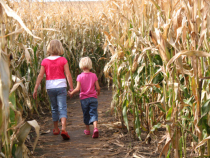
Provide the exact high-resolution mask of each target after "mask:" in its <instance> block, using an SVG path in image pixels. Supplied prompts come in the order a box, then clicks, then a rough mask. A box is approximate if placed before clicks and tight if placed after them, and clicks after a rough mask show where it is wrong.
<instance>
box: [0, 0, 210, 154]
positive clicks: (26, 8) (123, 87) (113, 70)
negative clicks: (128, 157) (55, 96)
mask: <svg viewBox="0 0 210 158" xmlns="http://www.w3.org/2000/svg"><path fill="white" fill-rule="evenodd" d="M0 4H1V5H0V28H1V29H0V36H1V38H0V49H1V51H0V132H1V134H0V138H1V139H0V141H1V143H0V147H1V148H0V149H1V150H0V157H27V155H28V153H29V150H28V149H27V146H26V145H25V144H24V141H25V139H26V137H27V135H28V133H29V132H30V129H31V127H33V128H35V131H36V133H37V137H36V139H35V141H34V145H33V150H34V149H35V147H36V143H37V140H38V139H39V125H38V122H37V121H36V120H32V121H26V120H27V119H26V118H28V117H29V116H30V115H31V114H33V113H39V112H40V111H42V107H43V106H45V105H48V104H49V102H48V101H47V99H46V98H47V94H46V90H45V84H44V81H43V82H42V83H41V86H40V87H39V92H40V93H39V96H38V99H37V100H34V99H33V98H32V93H33V89H34V86H35V82H36V76H37V75H38V73H39V69H40V66H41V65H40V64H41V61H42V59H44V58H45V57H46V56H47V45H48V43H49V41H50V40H52V39H59V40H60V41H61V42H62V44H63V47H64V49H65V53H64V56H65V57H66V58H67V59H68V63H69V66H70V70H71V73H72V76H73V79H74V80H75V79H76V77H77V75H78V74H79V73H80V72H81V71H80V69H79V66H78V65H79V64H78V62H79V59H80V58H81V57H83V56H89V57H90V58H91V59H92V61H93V71H94V72H95V73H96V74H97V76H98V78H99V82H100V84H103V85H109V86H110V88H111V89H112V91H113V100H112V103H111V105H110V106H111V108H112V110H113V112H114V114H115V116H116V118H117V119H119V120H120V122H121V124H122V126H125V127H126V128H127V132H128V133H129V132H130V133H131V135H133V137H135V138H137V139H138V140H140V141H145V142H149V141H150V140H151V139H156V137H157V136H156V134H157V132H158V129H160V128H161V129H165V135H164V136H163V137H162V138H161V139H159V142H158V144H159V146H158V148H160V147H161V150H160V153H159V156H160V157H161V156H164V157H175V158H179V157H184V158H187V157H192V155H191V154H193V155H194V156H197V157H209V156H210V113H209V111H210V97H209V96H210V93H209V91H210V67H209V65H210V58H209V57H210V54H209V52H210V13H209V8H210V2H209V1H208V0H106V1H92V2H85V1H81V2H73V1H63V2H61V1H60V2H54V1H49V2H31V1H21V2H18V1H9V0H8V1H5V0H0ZM132 131H134V132H132ZM142 131H144V132H146V133H147V137H146V139H145V140H142V138H141V132H142ZM187 151H191V153H189V152H187Z"/></svg>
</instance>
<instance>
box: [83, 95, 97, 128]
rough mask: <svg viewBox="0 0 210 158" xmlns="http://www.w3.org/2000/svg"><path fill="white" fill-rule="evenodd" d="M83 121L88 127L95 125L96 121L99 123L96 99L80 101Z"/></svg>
mask: <svg viewBox="0 0 210 158" xmlns="http://www.w3.org/2000/svg"><path fill="white" fill-rule="evenodd" d="M80 102H81V106H82V111H83V119H84V123H85V124H86V125H90V124H93V122H94V121H98V112H97V108H98V100H97V99H96V98H86V99H82V100H80Z"/></svg>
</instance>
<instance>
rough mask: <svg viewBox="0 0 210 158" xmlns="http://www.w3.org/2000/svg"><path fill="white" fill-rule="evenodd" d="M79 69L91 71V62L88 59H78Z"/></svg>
mask: <svg viewBox="0 0 210 158" xmlns="http://www.w3.org/2000/svg"><path fill="white" fill-rule="evenodd" d="M79 68H80V69H82V70H84V69H88V70H90V69H92V61H91V59H90V58H89V57H83V58H81V59H80V62H79Z"/></svg>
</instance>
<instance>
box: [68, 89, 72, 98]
mask: <svg viewBox="0 0 210 158" xmlns="http://www.w3.org/2000/svg"><path fill="white" fill-rule="evenodd" d="M68 95H69V96H70V97H71V98H72V97H73V93H72V92H71V90H69V91H68Z"/></svg>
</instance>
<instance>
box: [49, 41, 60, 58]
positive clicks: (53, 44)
mask: <svg viewBox="0 0 210 158" xmlns="http://www.w3.org/2000/svg"><path fill="white" fill-rule="evenodd" d="M63 52H64V50H63V46H62V44H61V42H60V41H59V40H51V41H50V43H49V44H48V46H47V54H48V55H63Z"/></svg>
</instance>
